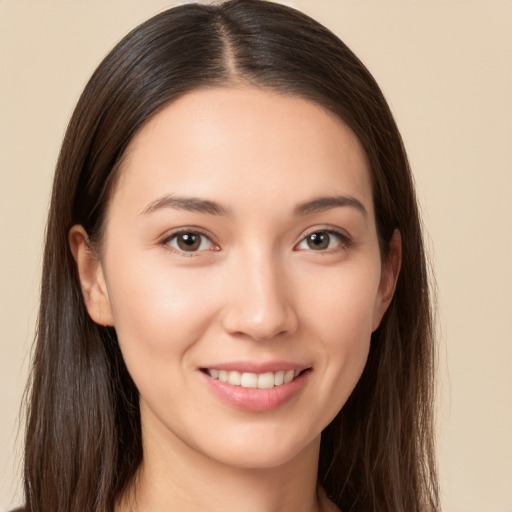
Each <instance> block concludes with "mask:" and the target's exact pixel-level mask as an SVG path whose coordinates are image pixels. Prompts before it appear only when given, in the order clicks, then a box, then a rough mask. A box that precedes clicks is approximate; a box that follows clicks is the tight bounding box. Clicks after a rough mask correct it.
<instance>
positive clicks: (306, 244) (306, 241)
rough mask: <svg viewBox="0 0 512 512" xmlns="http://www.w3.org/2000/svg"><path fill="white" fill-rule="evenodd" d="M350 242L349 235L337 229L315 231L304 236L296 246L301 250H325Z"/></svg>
mask: <svg viewBox="0 0 512 512" xmlns="http://www.w3.org/2000/svg"><path fill="white" fill-rule="evenodd" d="M348 243H349V240H348V239H347V237H345V236H343V235H341V234H340V233H336V232H335V231H315V232H314V233H310V234H309V235H307V236H306V237H304V238H303V239H302V241H301V242H300V243H299V245H297V247H296V248H297V249H298V250H300V251H305V250H306V251H307V250H310V251H325V250H329V249H335V248H337V247H339V246H347V245H348Z"/></svg>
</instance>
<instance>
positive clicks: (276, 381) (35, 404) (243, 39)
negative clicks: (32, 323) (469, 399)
mask: <svg viewBox="0 0 512 512" xmlns="http://www.w3.org/2000/svg"><path fill="white" fill-rule="evenodd" d="M41 297H42V299H41V310H40V317H39V329H38V337H37V346H36V352H35V360H34V368H33V374H32V375H33V376H32V382H31V393H32V395H31V401H30V410H29V421H28V427H27V436H26V454H25V492H26V501H27V503H26V509H27V510H29V511H36V510H38V511H47V510H48V511H49V510H52V511H62V512H64V511H66V512H69V511H77V512H78V511H84V510H94V511H102V512H103V511H110V510H116V511H125V510H140V511H145V510H180V511H187V510H199V509H201V510H205V509H206V510H220V509H221V508H222V510H235V509H237V510H238V509H240V508H243V509H244V510H258V511H264V510H268V511H270V510H273V511H274V510H294V511H302V510H303V511H318V510H338V509H339V510H342V511H349V510H352V511H357V510H360V511H370V510H375V511H377V510H379V511H389V512H391V511H394V512H396V511H404V512H405V511H407V512H411V511H420V510H421V511H424V510H428V511H434V510H438V498H437V485H436V475H435V464H434V451H433V437H432V384H433V376H432V368H433V355H434V346H433V340H432V326H431V318H430V306H429V292H428V284H427V275H426V265H425V257H424V249H423V245H422V239H421V229H420V221H419V218H418V212H417V206H416V201H415V195H414V189H413V185H412V179H411V175H410V171H409V167H408V163H407V158H406V155H405V152H404V149H403V146H402V143H401V139H400V135H399V133H398V131H397V128H396V126H395V123H394V121H393V118H392V116H391V113H390V111H389V108H388V107H387V105H386V102H385V100H384V98H383V96H382V93H381V92H380V90H379V88H378V86H377V84H376V83H375V81H374V80H373V78H372V77H371V75H370V74H369V73H368V71H367V70H366V69H365V68H364V66H363V65H362V64H361V63H360V61H359V60H358V59H357V58H356V57H355V56H354V55H353V54H352V53H351V52H350V50H349V49H348V48H347V47H346V46H345V45H344V44H343V43H342V42H341V41H339V39H337V38H336V37H335V36H334V35H333V34H332V33H330V32H329V31H328V30H327V29H325V28H323V27H322V26H320V25H319V24H318V23H316V22H314V21H313V20H311V19H309V18H308V17H306V16H305V15H303V14H300V13H298V12H296V11H294V10H292V9H290V8H287V7H284V6H281V5H277V4H272V3H269V2H263V1H260V0H233V1H228V2H226V3H223V4H220V5H218V6H199V5H185V6H181V7H178V8H175V9H171V10H169V11H166V12H164V13H162V14H160V15H158V16H156V17H154V18H153V19H151V20H149V21H148V22H146V23H144V24H143V25H141V26H140V27H138V28H137V29H135V30H134V31H133V32H131V33H130V34H129V35H128V36H126V37H125V38H124V39H123V40H122V41H121V42H120V43H119V44H118V45H117V46H116V48H114V50H113V51H112V52H111V53H110V54H109V55H108V56H107V57H106V58H105V60H104V61H103V62H102V63H101V64H100V66H99V67H98V69H97V70H96V72H95V73H94V75H93V77H92V78H91V80H90V82H89V83H88V85H87V86H86V88H85V90H84V92H83V94H82V97H81V98H80V100H79V102H78V105H77V107H76V109H75V112H74V114H73V116H72V119H71V121H70V124H69V127H68V130H67V133H66V136H65V140H64V143H63V147H62V151H61V154H60V158H59V162H58V165H57V170H56V176H55V181H54V188H53V194H52V202H51V208H50V214H49V220H48V231H47V240H46V249H45V259H44V270H43V286H42V295H41Z"/></svg>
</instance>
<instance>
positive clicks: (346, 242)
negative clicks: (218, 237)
mask: <svg viewBox="0 0 512 512" xmlns="http://www.w3.org/2000/svg"><path fill="white" fill-rule="evenodd" d="M321 233H322V234H327V235H329V236H333V235H334V236H335V237H337V238H338V239H339V243H338V244H336V246H335V247H331V248H327V249H320V250H318V251H315V250H314V249H311V248H309V249H297V248H298V247H299V246H300V245H301V244H303V243H307V239H308V237H310V236H312V235H318V234H321ZM180 235H195V236H200V237H201V238H206V239H207V240H208V241H209V243H210V244H211V245H212V246H213V247H216V249H202V250H194V251H186V250H182V249H180V248H178V247H173V246H172V245H171V241H173V240H174V239H177V238H178V237H179V236H180ZM200 243H201V244H202V243H203V242H202V241H201V242H200ZM329 243H330V242H329ZM352 244H353V241H352V239H351V238H350V236H348V235H347V234H346V233H344V232H342V231H339V230H337V229H333V228H331V227H329V228H316V229H314V230H312V231H310V232H309V233H307V234H306V235H304V236H303V237H302V238H301V240H300V242H299V243H298V244H296V245H295V246H294V250H305V251H311V252H317V253H319V254H333V253H337V252H340V251H343V250H346V249H349V248H350V247H351V245H352ZM160 245H162V246H164V247H165V248H166V249H168V250H170V251H172V252H174V253H177V254H179V255H180V256H185V257H193V256H198V255H199V254H200V253H202V252H204V251H218V250H220V249H219V248H218V246H217V245H216V244H215V243H214V242H213V241H212V239H211V237H210V236H209V235H208V234H206V233H205V232H203V231H201V230H200V229H198V228H183V229H180V230H179V231H175V232H173V233H171V234H169V235H166V236H165V237H164V238H163V239H162V240H161V242H160Z"/></svg>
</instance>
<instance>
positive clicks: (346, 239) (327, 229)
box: [294, 226, 354, 254]
mask: <svg viewBox="0 0 512 512" xmlns="http://www.w3.org/2000/svg"><path fill="white" fill-rule="evenodd" d="M315 233H327V234H329V235H335V236H336V237H338V238H339V239H340V243H339V244H337V245H336V247H332V248H330V249H323V250H318V251H314V250H313V249H310V248H308V249H298V246H299V245H300V244H302V243H303V242H305V241H306V238H307V237H308V236H310V235H313V234H315ZM353 243H354V241H353V239H352V237H351V235H350V234H349V233H347V232H346V231H345V230H344V229H341V228H338V227H334V226H315V227H314V228H311V229H308V230H307V231H306V233H304V234H303V235H302V236H301V239H300V240H299V242H297V244H295V247H294V249H295V250H298V251H310V252H318V253H319V254H330V253H333V252H337V251H341V250H344V249H348V248H349V247H350V246H351V245H352V244H353Z"/></svg>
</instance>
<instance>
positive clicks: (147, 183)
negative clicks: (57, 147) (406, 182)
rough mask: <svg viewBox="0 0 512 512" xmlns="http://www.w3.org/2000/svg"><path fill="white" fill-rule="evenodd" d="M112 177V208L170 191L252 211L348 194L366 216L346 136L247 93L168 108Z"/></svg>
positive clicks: (322, 114)
mask: <svg viewBox="0 0 512 512" xmlns="http://www.w3.org/2000/svg"><path fill="white" fill-rule="evenodd" d="M120 173H121V174H120V176H119V180H118V183H117V186H116V190H115V191H114V197H113V202H114V203H116V202H119V201H121V200H122V201H128V202H129V203H130V204H131V205H132V206H140V208H141V209H142V208H143V207H144V202H147V201H150V200H152V199H155V198H156V197H158V196H161V195H164V194H172V193H174V194H180V195H188V196H201V197H202V196H205V197H208V198H210V196H212V195H213V196H215V197H214V199H215V200H216V201H218V202H221V203H223V204H225V205H226V206H231V205H232V206H234V207H236V206H237V204H238V205H240V206H245V207H249V206H251V205H252V206H253V207H257V208H260V209H263V208H265V207H266V206H269V205H272V207H273V208H276V207H277V205H280V206H282V207H283V209H284V208H285V207H289V208H292V207H293V204H295V203H296V202H301V201H304V200H307V199H310V198H313V197H315V196H325V195H336V194H351V195H355V196H357V199H359V200H360V201H361V202H363V204H364V205H365V207H366V208H367V209H368V210H369V212H370V213H373V209H372V198H371V178H370V172H369V165H368V161H367V158H366V155H365V152H364V150H363V148H362V146H361V144H360V142H359V140H358V139H357V137H356V136H355V135H354V133H353V132H352V131H351V130H350V128H349V127H348V126H347V125H346V124H345V123H344V122H343V121H342V120H340V119H339V118H338V117H336V116H335V115H334V114H332V113H330V112H329V111H327V110H325V109H324V108H322V107H321V106H319V105H317V104H315V103H313V102H311V101H308V100H305V99H303V98H300V97H297V96H291V95H284V94H279V93H275V92H272V91H268V90H262V89H259V88H255V87H249V86H248V87H240V88H211V89H201V90H196V91H193V92H190V93H188V94H186V95H184V96H182V97H180V98H179V99H177V100H175V101H173V102H171V103H170V104H169V105H167V106H166V107H165V108H164V109H163V110H162V111H160V112H159V113H157V114H156V115H155V116H154V117H153V118H152V119H151V120H150V121H149V122H148V123H146V125H145V126H144V127H143V128H142V129H141V130H140V131H139V132H138V133H137V134H136V136H135V137H134V138H133V140H132V142H131V143H130V146H129V148H128V149H127V152H126V154H125V158H124V161H123V164H122V166H121V169H120ZM112 206H115V204H114V205H112Z"/></svg>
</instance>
